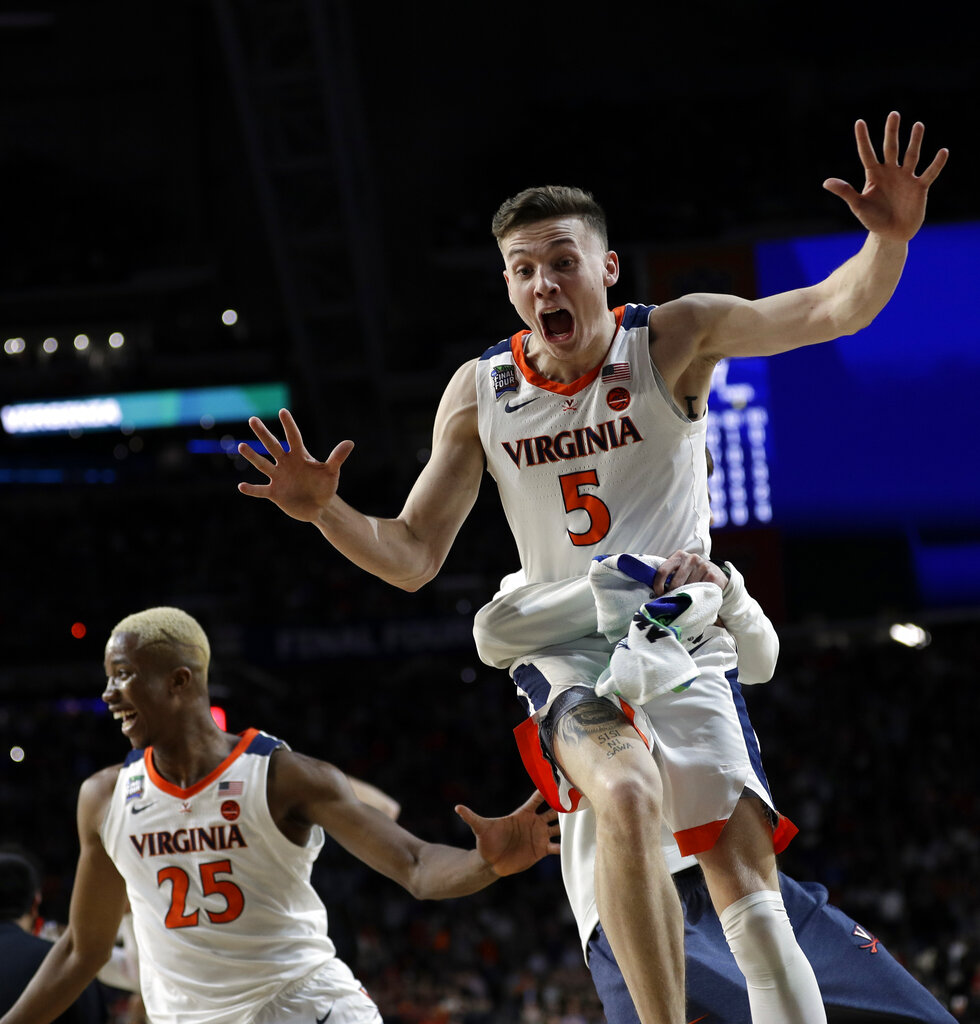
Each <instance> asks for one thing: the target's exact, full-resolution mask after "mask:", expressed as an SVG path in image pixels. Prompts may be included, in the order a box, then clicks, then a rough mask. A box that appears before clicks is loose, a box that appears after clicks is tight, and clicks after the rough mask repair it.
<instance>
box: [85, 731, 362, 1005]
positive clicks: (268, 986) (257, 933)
mask: <svg viewBox="0 0 980 1024" xmlns="http://www.w3.org/2000/svg"><path fill="white" fill-rule="evenodd" d="M280 746H282V743H281V741H279V740H277V739H275V738H273V737H271V736H268V735H267V734H265V733H262V732H259V731H258V730H257V729H249V730H248V731H247V732H245V733H243V734H242V737H241V739H240V741H239V742H238V744H237V745H236V746H235V748H234V750H233V751H232V752H231V753H230V754H229V755H228V757H227V758H226V759H225V760H224V761H223V762H222V763H221V764H220V765H218V767H217V768H215V770H214V771H213V772H211V773H210V775H208V776H206V777H205V778H203V779H201V781H200V782H198V783H197V784H195V785H194V786H191V787H190V788H188V789H180V788H178V787H177V786H174V785H172V784H171V783H169V782H167V781H166V780H165V779H164V778H163V777H162V776H161V775H160V774H159V773H158V772H157V771H156V769H155V768H154V765H153V749H152V747H151V748H148V749H147V750H134V751H132V752H131V753H130V754H129V756H128V757H127V759H126V762H125V764H124V765H123V766H122V768H121V769H120V771H119V778H118V780H117V782H116V787H115V790H114V791H113V794H112V797H111V799H110V803H109V809H108V811H107V813H106V817H105V820H104V822H103V825H102V830H101V835H102V842H103V845H104V846H105V849H106V851H107V852H108V854H109V856H110V857H111V858H112V860H113V863H114V864H115V865H116V868H117V870H118V871H119V873H120V874H121V875H122V876H123V878H124V879H125V881H126V890H127V893H128V895H129V901H130V904H131V906H132V909H133V925H134V929H135V932H136V942H137V946H138V949H139V953H140V991H141V993H142V996H143V1000H144V1003H145V1004H146V1008H147V1012H148V1015H149V1017H150V1019H151V1020H153V1021H154V1022H158V1021H159V1022H174V1024H176V1022H180V1024H186V1022H200V1024H204V1022H207V1024H216V1022H222V1024H225V1022H227V1024H232V1022H234V1024H241V1022H243V1021H248V1020H250V1019H251V1017H252V1016H253V1015H254V1013H255V1012H256V1011H257V1009H258V1008H260V1007H261V1006H262V1005H263V1004H265V1003H266V1002H268V1000H269V999H270V998H272V997H273V996H275V995H277V994H278V993H279V992H280V991H282V989H283V988H284V987H286V986H288V985H290V984H291V983H293V982H296V981H299V980H300V979H302V978H304V977H306V976H307V975H308V974H310V973H311V971H314V970H316V969H318V968H322V967H323V966H325V965H326V964H327V963H328V962H333V963H334V964H336V965H337V967H338V968H339V971H338V974H339V975H341V976H343V977H342V978H340V979H339V981H340V988H341V991H339V992H338V995H340V994H343V990H344V988H345V986H346V988H350V989H352V990H353V991H356V990H357V986H356V984H355V983H354V979H353V976H351V975H350V971H348V970H347V969H346V967H345V966H344V965H343V964H342V963H341V961H339V960H337V959H336V954H335V951H334V946H333V943H332V942H331V941H330V939H329V938H328V937H327V913H326V910H325V909H324V906H323V903H322V902H321V900H320V898H319V897H318V896H317V894H316V892H315V891H314V889H313V887H312V886H311V885H310V881H309V878H310V870H311V866H312V864H313V861H314V859H315V858H316V855H317V853H319V851H320V848H321V846H322V845H323V832H322V830H321V829H320V828H319V827H318V826H317V827H314V829H313V834H312V835H311V836H310V840H309V842H308V843H307V845H306V846H297V845H295V844H294V843H291V842H290V841H289V840H288V839H287V838H286V837H285V836H284V835H283V834H282V833H281V832H280V831H279V829H278V827H277V826H276V824H275V822H274V821H273V819H272V815H271V814H270V813H269V806H268V801H267V797H266V782H267V777H268V771H269V763H270V759H271V757H272V754H273V752H274V751H275V750H276V749H277V748H278V747H280ZM311 1019H312V1018H311Z"/></svg>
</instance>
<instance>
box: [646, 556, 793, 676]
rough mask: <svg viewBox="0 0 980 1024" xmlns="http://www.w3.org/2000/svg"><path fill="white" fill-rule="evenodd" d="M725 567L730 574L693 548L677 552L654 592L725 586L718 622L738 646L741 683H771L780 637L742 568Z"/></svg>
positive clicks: (664, 565) (728, 564)
mask: <svg viewBox="0 0 980 1024" xmlns="http://www.w3.org/2000/svg"><path fill="white" fill-rule="evenodd" d="M725 569H726V570H727V573H726V572H724V571H722V569H720V568H719V567H718V566H717V565H715V563H714V562H709V561H708V559H706V558H702V557H701V556H700V555H693V554H691V552H689V551H675V552H674V553H673V554H672V555H671V556H670V557H669V558H666V559H664V561H663V562H662V563H661V565H660V566H659V568H658V569H657V572H656V575H655V576H654V578H653V592H654V593H655V594H657V595H660V594H664V593H667V592H669V591H672V590H677V588H678V587H682V586H684V585H685V584H686V583H715V584H717V585H718V586H719V587H721V593H722V602H721V611H720V612H719V615H718V621H719V622H720V623H721V625H722V626H724V627H725V629H727V630H728V632H729V633H731V635H732V637H733V639H734V640H735V644H736V646H737V647H738V679H739V682H741V683H749V684H753V683H768V682H769V680H770V679H772V676H773V673H774V672H775V671H776V659H777V658H778V657H779V636H778V634H777V633H776V630H775V629H774V628H773V625H772V623H771V622H770V621H769V618H768V616H767V615H766V613H765V612H764V611H763V610H762V606H761V605H760V604H759V602H758V601H756V599H755V598H754V597H752V596H751V595H750V594H749V592H748V590H747V589H746V587H745V579H744V577H743V576H742V574H741V573H740V572H739V571H738V569H736V568H735V566H734V565H732V563H731V562H726V563H725Z"/></svg>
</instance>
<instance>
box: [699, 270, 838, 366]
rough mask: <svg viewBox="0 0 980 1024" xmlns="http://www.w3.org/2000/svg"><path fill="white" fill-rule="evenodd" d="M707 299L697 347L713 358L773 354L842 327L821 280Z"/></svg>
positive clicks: (826, 336) (825, 337) (828, 335)
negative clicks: (755, 294) (760, 294)
mask: <svg viewBox="0 0 980 1024" xmlns="http://www.w3.org/2000/svg"><path fill="white" fill-rule="evenodd" d="M711 299H713V300H714V301H711V302H706V303H705V306H706V309H707V311H708V312H707V313H706V322H707V323H706V325H707V329H706V330H705V332H704V335H703V337H702V339H701V343H700V350H701V352H702V353H703V354H704V355H706V356H707V357H709V358H712V359H716V360H717V359H723V358H729V357H739V356H768V355H774V354H776V353H778V352H788V351H789V350H790V349H794V348H802V347H803V346H804V345H815V344H817V343H819V342H823V341H829V340H830V339H831V338H835V337H837V336H838V335H839V334H840V333H841V326H840V325H839V324H838V323H836V321H835V319H834V315H833V309H834V307H833V304H832V302H830V301H829V300H830V295H829V288H828V286H827V285H826V284H825V283H824V282H821V283H820V284H818V285H813V286H811V287H808V288H797V289H795V290H793V291H788V292H780V293H779V294H777V295H768V296H766V297H765V298H762V299H754V300H748V299H739V298H736V297H735V296H721V297H717V296H712V297H711Z"/></svg>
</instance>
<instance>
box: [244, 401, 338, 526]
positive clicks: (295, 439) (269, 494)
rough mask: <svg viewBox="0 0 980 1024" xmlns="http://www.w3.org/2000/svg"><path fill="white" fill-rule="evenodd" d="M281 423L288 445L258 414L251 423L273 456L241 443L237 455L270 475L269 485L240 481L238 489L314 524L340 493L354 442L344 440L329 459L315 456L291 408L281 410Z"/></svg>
mask: <svg viewBox="0 0 980 1024" xmlns="http://www.w3.org/2000/svg"><path fill="white" fill-rule="evenodd" d="M279 422H280V423H282V429H283V432H284V433H285V435H286V446H287V447H284V446H283V445H281V444H280V443H279V440H278V439H277V438H276V436H275V435H274V434H273V433H272V431H271V430H269V428H268V427H267V426H266V425H265V424H264V423H263V422H262V421H261V420H260V419H259V418H258V417H257V416H252V417H251V418H250V419H249V421H248V425H249V426H250V427H251V428H252V430H253V431H254V432H255V436H256V437H257V438H258V439H259V440H260V441H261V442H262V444H264V445H265V448H266V451H268V453H269V454H270V455H271V456H272V459H271V460H270V459H267V458H265V456H263V455H260V454H259V453H258V452H257V451H255V449H254V448H252V446H251V445H248V444H244V443H243V444H240V445H239V446H238V454H239V455H241V456H242V458H244V459H245V460H246V461H247V462H250V463H251V464H252V465H253V466H254V467H255V468H256V469H257V470H258V471H259V472H260V473H263V474H264V475H265V476H267V477H268V478H269V482H268V483H267V484H248V483H240V484H239V485H238V489H239V491H241V492H242V494H248V495H250V496H251V497H253V498H268V499H269V501H271V502H274V503H275V504H276V505H278V506H279V507H280V508H281V509H282V510H283V512H285V513H286V515H287V516H292V517H293V519H299V520H301V521H302V522H305V523H312V522H313V521H314V520H315V519H316V517H317V516H318V515H319V513H320V512H321V511H322V509H324V508H325V507H326V506H327V505H328V504H329V503H330V501H331V499H332V498H333V497H334V495H335V494H336V493H337V483H338V481H339V479H340V467H341V466H342V465H343V463H344V460H345V459H346V458H347V456H348V455H350V453H351V451H352V450H353V448H354V442H353V441H341V442H340V444H338V445H337V447H336V448H334V450H333V451H332V452H331V453H330V455H329V457H328V458H327V461H326V462H319V461H317V460H316V459H314V458H313V456H312V455H310V453H309V452H308V451H307V450H306V447H305V446H304V445H303V436H302V434H300V432H299V427H297V426H296V421H295V420H294V419H293V417H292V414H291V413H290V412H289V410H288V409H280V410H279Z"/></svg>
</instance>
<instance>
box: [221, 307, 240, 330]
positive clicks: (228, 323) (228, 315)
mask: <svg viewBox="0 0 980 1024" xmlns="http://www.w3.org/2000/svg"><path fill="white" fill-rule="evenodd" d="M221 322H222V323H223V324H224V325H225V327H234V326H235V324H237V323H238V310H237V309H226V310H225V311H224V312H223V313H222V314H221Z"/></svg>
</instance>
